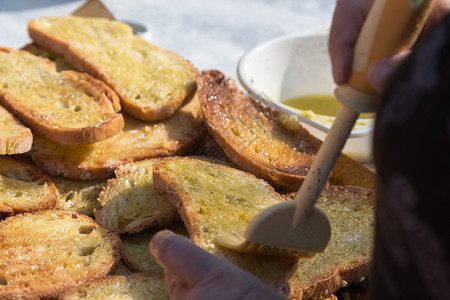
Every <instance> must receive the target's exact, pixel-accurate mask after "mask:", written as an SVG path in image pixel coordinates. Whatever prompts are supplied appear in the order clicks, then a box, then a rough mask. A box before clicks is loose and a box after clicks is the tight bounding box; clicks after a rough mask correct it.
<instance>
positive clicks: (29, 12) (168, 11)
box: [0, 0, 336, 79]
mask: <svg viewBox="0 0 450 300" xmlns="http://www.w3.org/2000/svg"><path fill="white" fill-rule="evenodd" d="M102 2H103V4H105V6H106V7H107V8H108V9H109V10H110V11H111V12H112V14H113V15H114V16H115V17H116V19H118V20H130V21H136V22H139V23H142V24H143V25H145V26H146V27H147V29H148V31H147V32H146V33H144V34H142V36H143V37H144V38H145V39H147V40H149V41H151V42H152V43H154V44H156V45H158V46H160V47H164V48H167V49H170V50H172V51H175V52H177V53H178V54H180V55H182V56H183V57H185V58H187V59H189V60H190V61H191V62H192V63H193V64H194V65H195V66H196V67H197V68H198V69H199V70H206V69H219V70H221V71H222V72H224V73H225V74H226V75H227V76H230V77H232V78H234V79H236V78H237V76H236V65H237V63H238V60H239V58H240V57H241V55H242V54H243V53H244V52H245V51H246V50H248V49H249V48H251V47H253V46H255V45H257V44H259V43H261V42H264V41H266V40H269V39H272V38H276V37H279V36H283V35H291V34H296V33H304V34H311V33H317V32H325V31H327V30H328V29H329V26H330V23H331V18H332V14H333V9H334V5H335V2H336V0H222V1H217V0H143V1H137V0H127V1H121V0H103V1H102ZM83 3H84V1H70V0H58V1H57V0H0V46H2V47H12V48H20V47H21V46H23V45H25V44H26V43H28V42H29V41H30V39H29V37H28V33H27V30H26V25H27V22H28V21H30V20H31V19H33V18H37V17H43V16H55V15H64V14H70V13H71V12H73V11H74V10H75V9H77V8H78V7H79V6H81V5H82V4H83Z"/></svg>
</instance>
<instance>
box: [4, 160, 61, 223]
mask: <svg viewBox="0 0 450 300" xmlns="http://www.w3.org/2000/svg"><path fill="white" fill-rule="evenodd" d="M56 205H57V191H56V187H55V185H54V184H53V182H52V181H51V180H50V178H49V177H48V176H47V175H45V174H44V173H43V172H42V171H41V170H40V169H38V168H36V167H35V166H33V165H30V164H28V163H25V162H22V161H19V160H16V159H13V158H10V157H6V156H0V219H1V218H2V215H3V216H5V215H11V214H17V213H23V212H29V211H36V210H41V209H53V208H55V206H56Z"/></svg>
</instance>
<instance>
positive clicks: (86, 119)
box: [0, 48, 123, 144]
mask: <svg viewBox="0 0 450 300" xmlns="http://www.w3.org/2000/svg"><path fill="white" fill-rule="evenodd" d="M12 61H14V63H11V62H12ZM0 67H1V68H2V74H1V77H0V104H2V105H3V106H4V107H5V108H6V109H8V110H9V111H10V112H12V113H13V114H14V115H15V116H17V118H19V119H20V120H21V121H22V122H23V123H24V124H25V125H26V126H28V127H29V128H30V129H31V130H32V131H33V133H35V134H36V135H39V136H42V137H45V138H46V139H48V140H51V141H55V142H59V143H63V144H86V143H93V142H97V141H100V140H103V139H106V138H108V137H111V136H113V135H114V134H116V133H117V132H119V131H120V129H121V128H122V127H123V117H122V115H121V114H120V113H118V110H119V109H120V104H119V102H118V101H119V100H118V98H117V95H116V94H115V93H114V91H113V90H112V89H110V88H109V87H108V86H107V85H106V84H104V83H103V82H101V81H99V80H97V79H94V78H93V77H91V76H89V75H87V74H82V73H77V72H74V71H64V72H61V73H58V72H57V71H56V68H55V64H54V63H53V62H51V61H50V60H47V59H44V58H41V57H38V56H35V55H32V54H30V53H28V52H27V51H22V50H13V49H7V48H0Z"/></svg>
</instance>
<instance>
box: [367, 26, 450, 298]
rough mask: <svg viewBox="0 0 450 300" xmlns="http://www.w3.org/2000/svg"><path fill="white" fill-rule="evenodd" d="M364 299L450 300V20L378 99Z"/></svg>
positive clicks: (427, 40) (414, 52)
mask: <svg viewBox="0 0 450 300" xmlns="http://www.w3.org/2000/svg"><path fill="white" fill-rule="evenodd" d="M374 158H375V165H376V172H377V204H376V235H375V236H376V237H375V250H374V261H373V267H372V274H371V277H370V281H369V295H370V299H450V264H449V262H450V257H449V255H450V249H449V244H450V238H449V237H450V233H449V232H450V209H449V207H450V17H447V18H446V19H445V20H444V21H443V22H442V23H441V24H439V26H437V27H436V28H435V29H434V31H433V32H432V33H431V34H430V35H429V36H428V37H427V38H426V39H425V40H423V42H422V43H421V44H420V45H418V47H417V48H416V49H415V50H414V51H413V53H412V54H411V56H410V57H408V59H407V61H406V62H405V63H404V64H402V66H401V67H400V68H399V69H398V71H397V72H395V74H394V75H393V76H392V78H391V80H390V83H389V85H388V87H387V88H386V90H385V92H384V94H383V95H382V97H381V100H380V105H379V107H378V110H377V119H376V125H375V134H374Z"/></svg>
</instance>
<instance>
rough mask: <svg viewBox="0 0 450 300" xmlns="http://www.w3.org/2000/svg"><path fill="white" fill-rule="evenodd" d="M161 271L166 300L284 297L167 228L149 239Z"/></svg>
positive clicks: (151, 249)
mask: <svg viewBox="0 0 450 300" xmlns="http://www.w3.org/2000/svg"><path fill="white" fill-rule="evenodd" d="M149 248H150V252H151V253H152V254H153V256H154V257H155V258H156V260H157V261H158V262H159V263H160V264H161V266H162V267H163V268H164V270H165V276H166V278H165V281H166V287H167V290H168V292H169V295H170V299H186V300H187V299H195V300H201V299H215V300H219V299H262V300H264V299H284V298H283V297H282V296H281V295H278V294H277V293H275V291H272V290H271V289H269V288H268V287H267V286H266V285H264V283H262V282H261V281H260V280H259V279H257V278H256V277H254V276H253V275H251V274H249V273H247V272H245V271H243V270H241V269H240V268H238V267H236V266H235V265H233V264H231V263H229V262H227V261H224V260H222V259H220V258H218V257H216V256H214V255H212V254H211V253H209V252H207V251H205V250H203V249H201V248H200V247H198V246H196V245H195V244H193V243H192V242H191V241H189V240H188V239H186V238H185V237H182V236H180V235H176V234H174V233H173V232H171V231H169V230H163V231H160V232H158V233H157V234H156V235H155V236H154V237H153V239H152V240H151V241H150V245H149Z"/></svg>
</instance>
